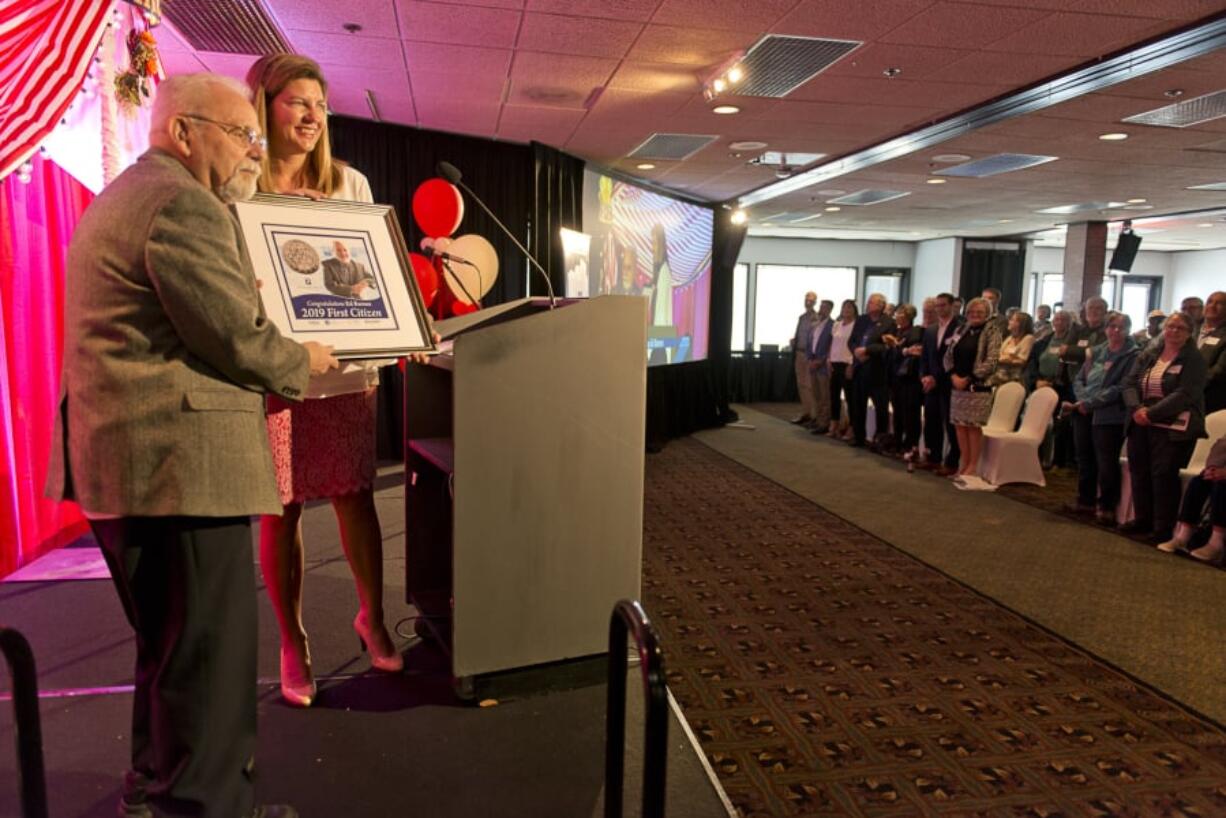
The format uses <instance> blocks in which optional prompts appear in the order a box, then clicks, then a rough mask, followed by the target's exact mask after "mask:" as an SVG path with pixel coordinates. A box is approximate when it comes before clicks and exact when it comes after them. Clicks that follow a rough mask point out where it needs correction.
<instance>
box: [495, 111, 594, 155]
mask: <svg viewBox="0 0 1226 818" xmlns="http://www.w3.org/2000/svg"><path fill="white" fill-rule="evenodd" d="M585 113H586V112H584V111H562V110H558V109H557V108H534V107H529V106H523V105H504V106H502V114H501V116H500V117H499V119H498V138H499V139H510V140H513V141H515V142H531V141H533V140H535V141H537V142H544V143H545V144H547V145H554V146H558V145H562V144H565V142H566V140H567V139H569V138H570V135H571V134H572V133H574V131H575V127H576V126H577V125H578V124H579V122H580V121H581V120H582V119H583V117H584V115H585Z"/></svg>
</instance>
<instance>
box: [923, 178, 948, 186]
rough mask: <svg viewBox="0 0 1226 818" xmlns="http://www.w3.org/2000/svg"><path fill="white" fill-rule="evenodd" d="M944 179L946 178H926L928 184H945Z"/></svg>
mask: <svg viewBox="0 0 1226 818" xmlns="http://www.w3.org/2000/svg"><path fill="white" fill-rule="evenodd" d="M946 181H947V180H945V179H929V180H928V184H930V185H943V184H945V182H946Z"/></svg>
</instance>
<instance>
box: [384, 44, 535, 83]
mask: <svg viewBox="0 0 1226 818" xmlns="http://www.w3.org/2000/svg"><path fill="white" fill-rule="evenodd" d="M404 52H405V55H406V56H407V57H408V61H409V70H410V71H435V72H446V73H449V74H451V75H452V76H453V77H455V78H467V77H468V76H471V75H473V74H482V75H486V74H496V75H498V76H500V77H505V76H506V75H507V71H508V70H509V69H510V67H511V54H512V52H511V51H510V49H506V48H481V47H478V46H472V45H451V44H443V43H417V42H406V43H405V44H404Z"/></svg>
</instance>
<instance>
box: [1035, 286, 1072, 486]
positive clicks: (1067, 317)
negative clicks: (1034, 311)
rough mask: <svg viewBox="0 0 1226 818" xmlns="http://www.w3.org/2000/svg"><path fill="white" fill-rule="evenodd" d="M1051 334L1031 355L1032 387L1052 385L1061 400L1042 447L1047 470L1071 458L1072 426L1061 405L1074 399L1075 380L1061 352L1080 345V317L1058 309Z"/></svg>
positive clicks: (1042, 458)
mask: <svg viewBox="0 0 1226 818" xmlns="http://www.w3.org/2000/svg"><path fill="white" fill-rule="evenodd" d="M1051 325H1052V332H1051V335H1049V336H1047V337H1046V338H1044V339H1043V340H1042V341H1039V342H1037V343H1036V344H1035V345H1034V348H1033V350H1032V351H1031V353H1030V358H1031V371H1032V372H1033V375H1034V376H1033V379H1032V384H1033V387H1032V388H1034V389H1038V388H1039V387H1040V386H1050V387H1051V388H1052V389H1054V390H1056V395H1057V396H1059V398H1060V401H1059V402H1058V403H1057V404H1056V406H1057V413H1056V417H1055V421H1054V422H1053V424H1052V425H1051V426H1050V427H1049V428H1048V430H1047V434H1046V435H1045V436H1044V437H1043V443H1042V445H1040V446H1039V461H1040V462H1041V463H1042V464H1043V467H1044V468H1050V467H1052V466H1063V465H1065V464H1066V463H1067V462H1068V461H1069V459H1070V454H1069V453H1070V451H1071V449H1072V427H1071V425H1070V423H1069V419H1068V415H1065V414H1061V413H1060V412H1059V406H1060V404H1062V403H1065V402H1071V401H1072V400H1073V387H1072V378H1071V377H1070V376H1069V373H1068V370H1069V367H1068V365H1067V364H1063V363H1061V362H1060V350H1061V349H1063V348H1064V347H1066V346H1068V345H1069V344H1072V343H1076V340H1077V336H1076V332H1077V324H1076V316H1074V315H1073V313H1072V311H1071V310H1057V311H1056V313H1055V315H1053V316H1052V319H1051Z"/></svg>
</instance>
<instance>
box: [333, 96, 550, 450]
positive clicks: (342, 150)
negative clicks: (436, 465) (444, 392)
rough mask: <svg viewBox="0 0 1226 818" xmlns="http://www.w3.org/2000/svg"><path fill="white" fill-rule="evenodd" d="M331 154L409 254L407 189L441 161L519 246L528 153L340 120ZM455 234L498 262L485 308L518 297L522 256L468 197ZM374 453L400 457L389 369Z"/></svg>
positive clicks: (399, 383)
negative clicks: (380, 207) (391, 218)
mask: <svg viewBox="0 0 1226 818" xmlns="http://www.w3.org/2000/svg"><path fill="white" fill-rule="evenodd" d="M328 132H329V136H330V138H331V140H332V151H333V153H334V154H335V155H336V156H337V157H338V158H341V159H344V160H345V161H347V162H349V163H350V164H351V165H353V166H354V167H355V168H357V169H358V170H360V171H361V172H362V173H364V174H366V176H367V178H369V179H370V188H371V193H373V194H374V197H375V201H376V202H380V203H384V204H390V205H392V206H394V207H395V208H396V216H397V218H398V219H399V220H400V229H401V230H403V231H404V237H405V241H406V242H408V245H409V249H410V250H417V249H418V248H419V247H420V246H421V240H422V239H423V238H424V236H423V235H422V232H421V231H420V230H419V229H418V228H417V223H416V222H414V221H413V191H414V190H416V189H417V186H418V185H420V184H421V183H422V182H424V181H426V180H427V179H431V178H433V177H435V176H438V173H437V171H436V170H435V165H436V163H438V161H439V160H445V161H447V162H450V163H451V164H453V165H455V166H456V167H457V168H459V169H460V171H461V172H463V174H464V183H465V184H466V185H468V186H469V187H470V188H472V189H473V190H474V191H475V192H476V193H477V195H478V196H480V197H481V198H482V199H483V200H484V201H485V203H486V205H488V206H489V208H490V210H492V211H494V213H495V214H496V215H497V216H498V218H499V219H501V220H502V222H503V224H505V225H506V226H507V227H508V228H509V229H510V230H511V232H512V233H514V234H515V236H516V238H518V239H519V240H520V241H521V242H524V243H526V242H527V240H528V220H529V215H530V213H531V211H532V207H531V204H532V185H533V180H532V151H531V150H530V149H529V148H528V146H527V145H515V144H511V143H508V142H495V141H493V140H490V139H480V138H478V137H472V136H461V135H459V134H450V133H442V132H439V131H426V130H422V129H420V128H409V127H406V126H403V125H393V124H389V123H386V122H370V121H368V120H365V119H354V118H352V117H346V116H335V117H331V118H329V120H328ZM456 233H457V235H464V234H465V233H477V234H480V235H482V236H484V237H485V238H486V239H488V240H489V242H490V243H491V244H493V245H494V249H495V250H496V251H497V252H498V258H499V260H500V265H499V272H498V280H497V281H496V282H495V283H494V286H493V288H492V289H491V290H490V291H489V293H487V294H486V296H485V298H484V299H483V303H484V304H486V305H487V306H493V305H495V304H501V303H503V302H505V301H512V300H514V299H516V298H523V297H524V296H525V295H527V293H526V292H525V291H524V271H525V264H526V262H525V260H524V257H523V253H521V252H520V251H519V249H518V248H517V247H516V246H515V244H514V243H513V242H511V240H510V239H508V238H507V237H506V236H505V235H504V234H503V232H502V231H501V230H499V229H498V226H497V225H496V224H494V222H493V220H492V219H490V217H489V216H488V215H486V213H485V211H483V210H482V209H481V208H480V207H479V206H477V204H476V203H475V202H473V201H472V199H471V198H470V197H469V196H468V194H465V195H464V218H463V219H462V220H461V221H460V226H459V228H458V229H457V230H456ZM380 376H381V378H382V385H381V386H380V388H379V407H378V427H377V430H376V431H377V444H376V445H377V448H376V451H377V453H378V456H379V458H380V459H381V460H401V459H403V457H404V376H403V375H402V374H401V372H400V370H399V369H398V368H397V367H394V366H389V367H384V368H383V369H382V370H381V371H380Z"/></svg>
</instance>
